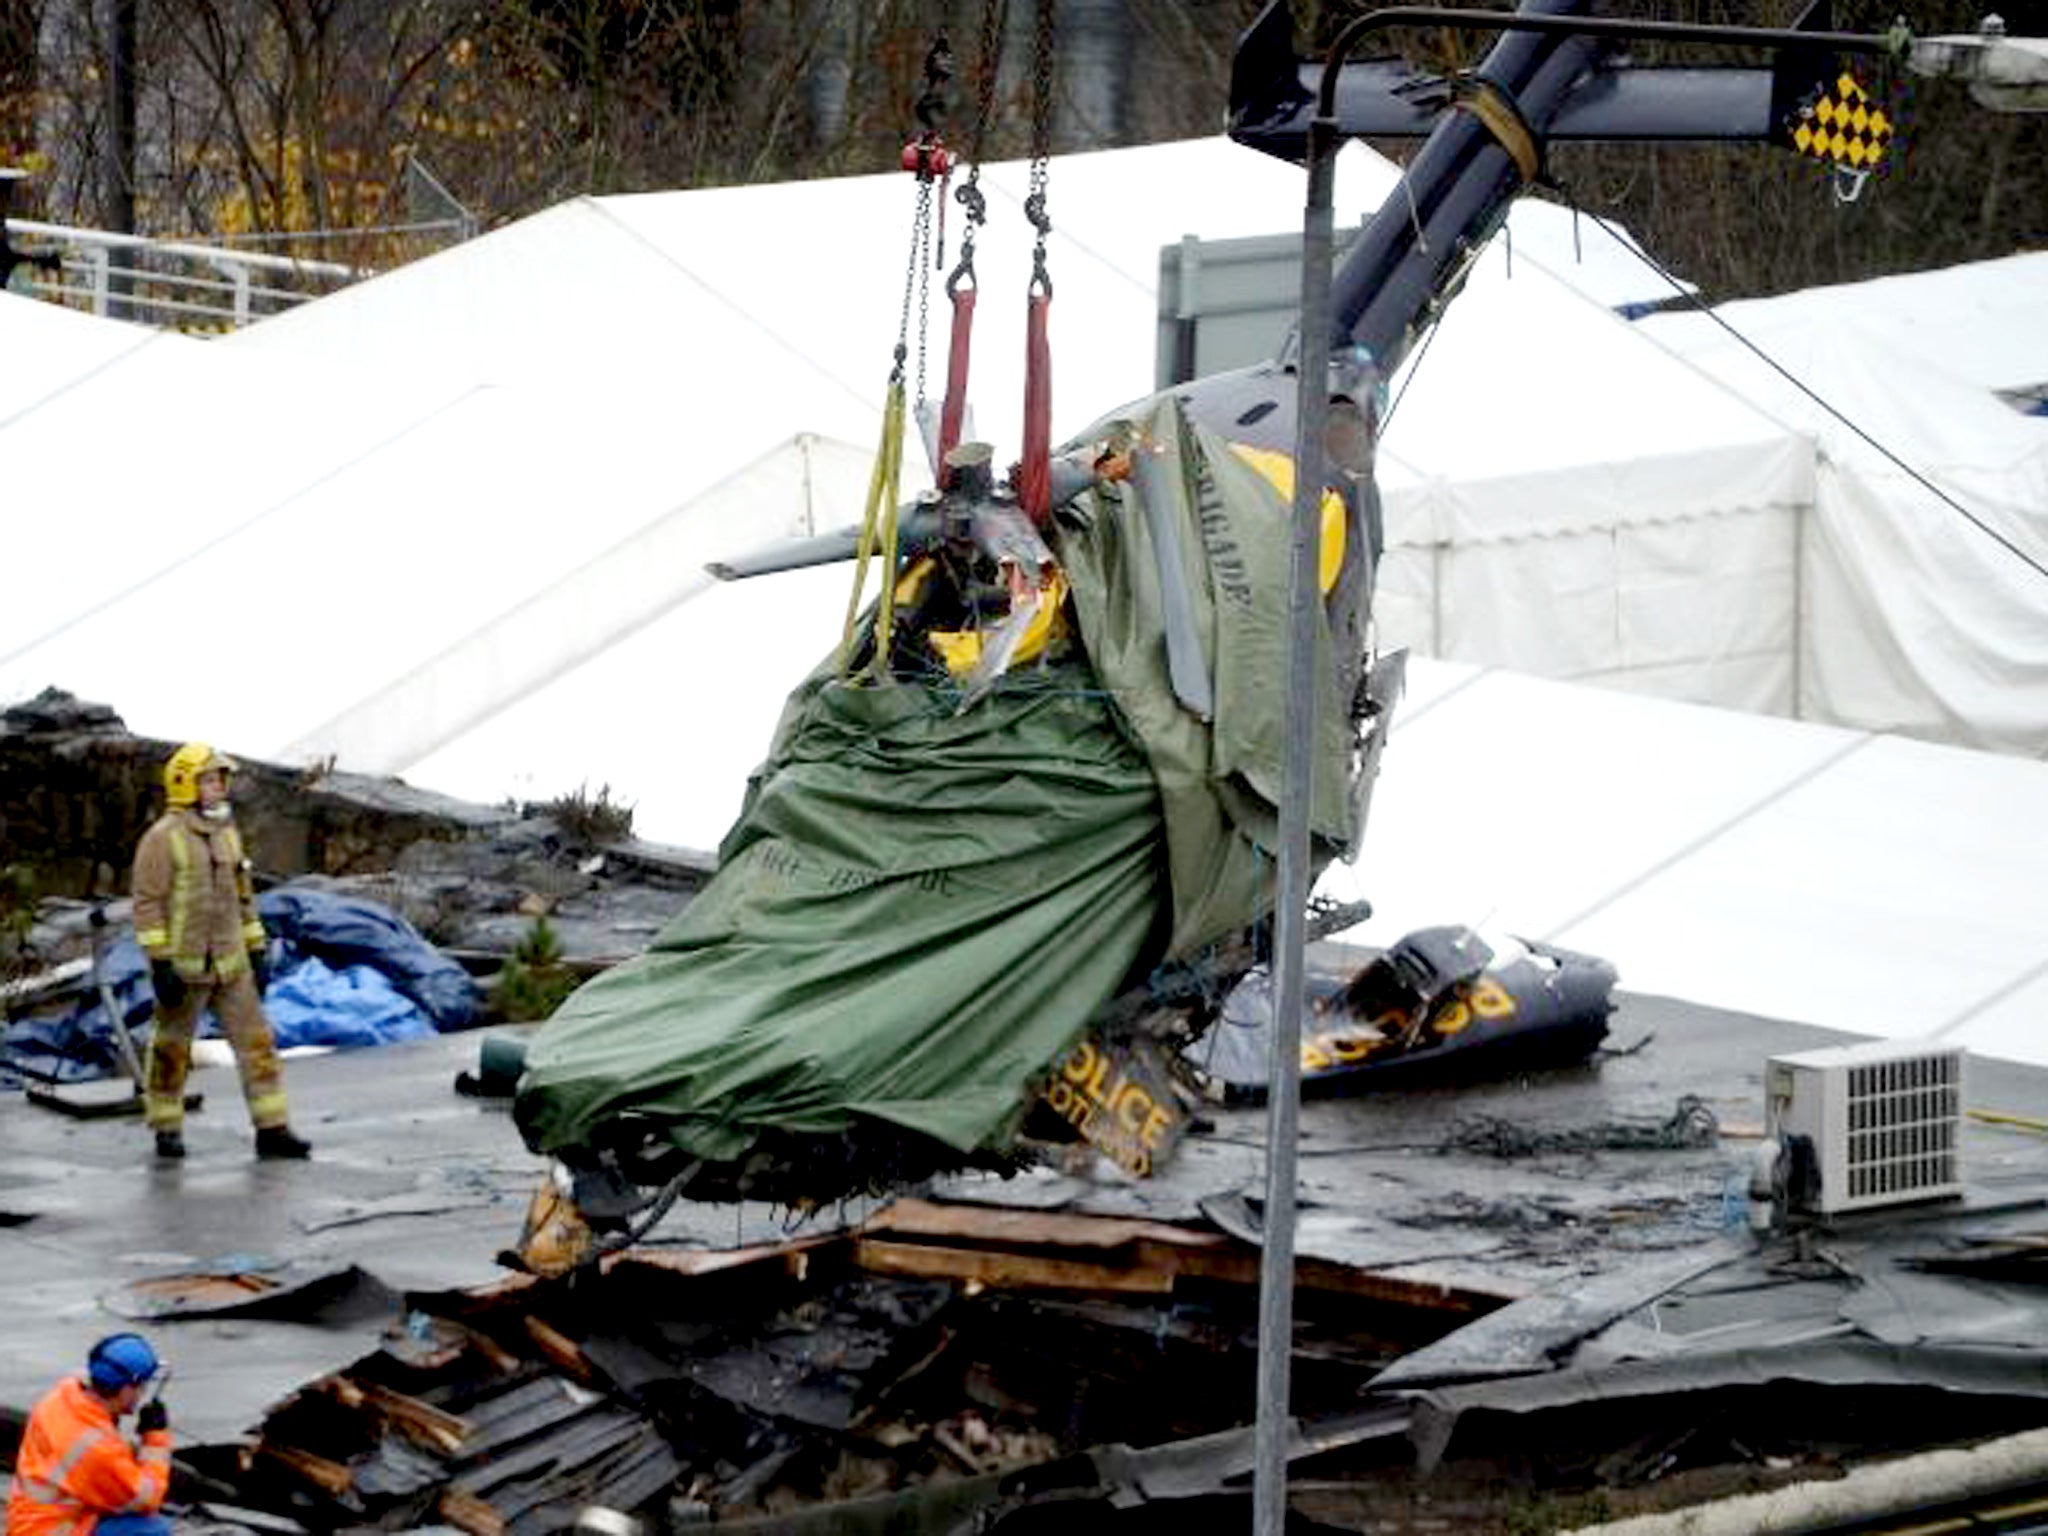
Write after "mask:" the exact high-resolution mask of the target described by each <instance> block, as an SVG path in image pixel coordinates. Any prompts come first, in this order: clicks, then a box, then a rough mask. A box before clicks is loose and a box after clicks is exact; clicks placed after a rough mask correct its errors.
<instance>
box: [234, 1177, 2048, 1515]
mask: <svg viewBox="0 0 2048 1536" xmlns="http://www.w3.org/2000/svg"><path fill="white" fill-rule="evenodd" d="M2039 1251H2048V1210H2044V1208H2043V1207H2042V1205H2041V1204H2040V1203H2039V1202H2034V1201H2027V1202H2023V1203H2015V1204H2005V1205H2000V1206H1997V1207H1995V1208H1993V1207H1986V1206H1979V1207H1976V1208H1971V1207H1955V1206H1949V1207H1938V1208H1928V1209H1926V1210H1923V1211H1919V1212H1914V1213H1910V1214H1909V1219H1906V1220H1899V1219H1897V1213H1893V1214H1892V1217H1891V1219H1883V1218H1878V1217H1866V1218H1862V1219H1860V1220H1859V1221H1855V1222H1850V1223H1844V1224H1841V1225H1839V1226H1838V1227H1837V1228H1835V1229H1833V1230H1832V1231H1831V1233H1830V1235H1829V1236H1828V1237H1827V1239H1826V1240H1825V1241H1815V1240H1814V1239H1813V1238H1812V1237H1811V1236H1810V1235H1794V1236H1789V1237H1784V1238H1774V1239H1772V1240H1770V1241H1767V1242H1764V1243H1761V1244H1759V1243H1756V1242H1753V1241H1751V1240H1750V1239H1748V1238H1747V1237H1745V1236H1742V1235H1740V1234H1730V1235H1728V1236H1725V1237H1719V1238H1715V1239H1712V1240H1710V1241H1708V1242H1706V1243H1703V1244H1700V1245H1697V1246H1696V1247H1694V1248H1692V1249H1690V1250H1689V1251H1687V1252H1685V1253H1683V1254H1680V1255H1666V1256H1664V1257H1663V1258H1662V1259H1660V1260H1656V1261H1653V1262H1650V1263H1647V1264H1645V1265H1643V1266H1640V1267H1637V1268H1633V1269H1628V1270H1622V1271H1617V1272H1614V1273H1612V1274H1610V1275H1609V1276H1607V1277H1605V1278H1604V1279H1595V1280H1592V1281H1590V1282H1589V1281H1584V1280H1581V1279H1577V1278H1574V1279H1573V1280H1570V1281H1566V1282H1564V1283H1562V1284H1559V1285H1557V1286H1554V1287H1552V1288H1550V1289H1548V1290H1545V1291H1541V1292H1537V1293H1535V1294H1532V1295H1529V1296H1525V1297H1523V1298H1521V1299H1519V1300H1509V1299H1508V1298H1507V1297H1505V1296H1502V1295H1498V1294H1487V1293H1485V1292H1481V1291H1476V1290H1469V1289H1460V1288H1458V1287H1454V1286H1439V1285H1436V1284H1425V1283H1414V1282H1407V1281H1403V1280H1400V1279H1398V1278H1396V1277H1388V1276H1384V1275H1378V1274H1374V1273H1372V1272H1370V1271H1367V1270H1360V1269H1355V1268H1352V1267H1350V1266H1347V1265H1344V1264H1341V1263H1337V1262H1334V1261H1329V1260H1317V1259H1313V1258H1310V1259H1308V1260H1305V1261H1304V1263H1303V1266H1302V1269H1301V1272H1300V1275H1299V1280H1300V1285H1301V1290H1300V1293H1299V1298H1300V1299H1299V1306H1298V1318H1299V1322H1298V1326H1297V1330H1296V1334H1295V1345H1294V1353H1295V1360H1294V1376H1295V1395H1294V1403H1293V1406H1294V1408H1295V1410H1296V1412H1297V1414H1298V1416H1299V1417H1298V1424H1297V1430H1296V1438H1295V1441H1294V1445H1293V1450H1292V1452H1291V1459H1292V1460H1293V1461H1294V1462H1295V1463H1296V1465H1297V1468H1298V1474H1297V1475H1298V1476H1299V1477H1300V1478H1301V1480H1302V1481H1303V1483H1304V1485H1313V1487H1314V1488H1315V1489H1316V1490H1317V1492H1316V1494H1315V1497H1314V1499H1312V1500H1311V1501H1310V1502H1313V1503H1315V1504H1316V1506H1317V1514H1318V1517H1319V1518H1322V1519H1324V1520H1326V1521H1328V1522H1330V1523H1332V1524H1334V1525H1337V1526H1339V1527H1347V1526H1348V1527H1350V1528H1360V1529H1378V1528H1383V1527H1380V1526H1377V1525H1374V1524H1372V1523H1371V1522H1372V1521H1374V1520H1378V1519H1381V1518H1383V1517H1385V1515H1386V1513H1387V1510H1388V1508H1389V1507H1391V1506H1402V1505H1407V1504H1410V1503H1413V1504H1415V1505H1416V1506H1417V1507H1420V1506H1421V1505H1422V1504H1425V1503H1428V1502H1430V1501H1432V1500H1434V1501H1435V1503H1436V1505H1437V1506H1438V1508H1439V1513H1440V1514H1441V1513H1443V1511H1445V1510H1451V1511H1455V1510H1457V1509H1459V1508H1461V1507H1463V1503H1462V1502H1461V1501H1467V1500H1469V1501H1472V1502H1471V1504H1470V1508H1471V1510H1473V1511H1478V1513H1475V1514H1473V1515H1472V1516H1471V1518H1473V1519H1476V1520H1477V1521H1478V1523H1479V1524H1480V1525H1481V1526H1485V1525H1486V1523H1487V1521H1489V1520H1495V1519H1498V1518H1500V1506H1499V1502H1498V1501H1499V1499H1500V1498H1501V1497H1502V1493H1501V1489H1502V1486H1503V1482H1504V1480H1505V1484H1506V1485H1507V1486H1510V1487H1513V1488H1519V1489H1520V1490H1521V1493H1520V1494H1519V1495H1516V1497H1527V1498H1529V1499H1534V1500H1537V1501H1539V1502H1541V1501H1544V1500H1551V1501H1555V1500H1556V1499H1559V1498H1562V1499H1564V1500H1565V1501H1566V1503H1565V1505H1559V1506H1557V1507H1558V1508H1564V1507H1573V1508H1577V1507H1580V1506H1579V1505H1573V1504H1571V1502H1570V1501H1571V1500H1574V1499H1584V1500H1591V1501H1592V1502H1590V1503H1586V1504H1584V1506H1583V1507H1584V1508H1585V1509H1588V1510H1607V1511H1610V1512H1613V1513H1622V1512H1626V1511H1629V1510H1638V1509H1654V1508H1658V1507H1663V1506H1668V1505H1671V1504H1674V1503H1685V1502H1689V1501H1691V1500H1694V1499H1697V1498H1699V1497H1702V1496H1711V1495H1714V1494H1719V1493H1725V1492H1734V1491H1746V1490H1750V1489H1755V1488H1767V1487H1772V1486H1776V1485H1779V1484H1782V1483H1785V1482H1788V1481H1790V1480H1793V1479H1794V1478H1801V1477H1803V1478H1813V1477H1815V1476H1828V1477H1833V1476H1838V1475H1840V1472H1841V1470H1842V1463H1843V1462H1844V1461H1846V1460H1848V1459H1850V1458H1852V1457H1855V1456H1857V1455H1862V1454H1874V1453H1877V1452H1880V1451H1884V1450H1889V1449H1899V1448H1906V1447H1914V1446H1919V1445H1923V1444H1925V1443H1927V1442H1928V1441H1929V1440H1930V1438H1939V1439H1942V1440H1960V1439H1966V1438H1970V1437H1974V1436H1990V1435H1997V1434H2001V1433H2008V1432H2012V1431H2016V1430H2020V1429H2025V1428H2028V1427H2030V1426H2031V1425H2032V1424H2034V1423H2037V1422H2038V1418H2039V1414H2040V1410H2041V1406H2042V1400H2043V1398H2044V1397H2048V1374H2044V1373H2043V1372H2042V1371H2041V1370H2040V1362H2041V1359H2042V1351H2043V1347H2044V1346H2048V1323H2044V1322H2043V1321H2042V1318H2043V1316H2044V1315H2048V1312H2044V1309H2043V1308H2041V1307H2040V1306H2039V1305H2038V1302H2039V1291H2038V1286H2037V1284H2036V1282H2035V1278H2034V1277H2035V1276H2037V1275H2038V1274H2040V1273H2043V1272H2042V1271H2040V1270H2038V1269H2034V1268H2028V1269H2026V1270H2025V1271H2024V1272H2023V1274H2022V1276H2020V1277H2014V1278H2006V1279H2000V1280H1997V1281H1992V1282H1986V1281H1984V1280H1983V1279H1981V1277H1979V1276H1978V1275H1977V1274H1976V1273H1975V1270H1976V1269H1977V1268H1978V1264H1977V1261H1979V1260H1981V1259H1983V1258H1985V1257H1987V1256H1990V1255H1996V1256H1997V1259H1998V1261H1999V1262H2001V1263H2010V1262H2013V1256H2014V1255H2016V1254H2022V1253H2035V1252H2039ZM1957 1259H1961V1260H1963V1261H1964V1263H1965V1264H1966V1267H1968V1268H1969V1269H1970V1270H1971V1271H1972V1272H1971V1273H1970V1274H1968V1275H1965V1276H1958V1275H1952V1274H1949V1273H1947V1272H1946V1269H1945V1266H1947V1265H1949V1264H1950V1263H1951V1262H1953V1261H1955V1260H1957ZM1257 1262H1258V1252H1257V1249H1256V1246H1255V1245H1254V1244H1252V1243H1249V1242H1246V1241H1243V1240H1241V1239H1239V1238H1236V1237H1232V1236H1230V1235H1228V1234H1226V1233H1223V1232H1220V1231H1216V1230H1201V1229H1196V1228H1191V1227H1186V1226H1182V1225H1179V1224H1176V1223H1166V1222H1155V1221H1150V1220H1144V1219H1138V1218H1129V1217H1101V1216H1089V1215H1083V1214H1078V1213H1075V1212H1071V1211H1042V1210H1025V1209H1003V1208H996V1207H989V1206H976V1205H962V1204H949V1203H946V1202H942V1201H932V1200H922V1199H905V1200H900V1201H898V1202H895V1203H894V1204H892V1205H890V1206H888V1207H886V1208H884V1209H883V1210H881V1211H880V1212H879V1213H877V1214H876V1215H875V1216H873V1217H872V1218H871V1219H869V1220H868V1221H866V1222H864V1223H862V1224H860V1225H859V1226H857V1227H855V1228H852V1229H850V1230H848V1231H846V1232H843V1233H838V1234H832V1235H815V1234H814V1235H810V1236H805V1237H801V1238H797V1239H793V1240H791V1241H788V1242H783V1243H762V1244H754V1245H751V1246H748V1247H744V1248H739V1249H733V1250H728V1251H722V1252H721V1251H706V1250H701V1249H674V1248H659V1247H648V1248H635V1249H628V1250H625V1251H622V1252H619V1253H616V1254H612V1255H609V1256H607V1257H605V1258H603V1259H602V1260H600V1261H598V1262H597V1263H595V1264H593V1265H591V1266H588V1267H587V1268H585V1269H583V1270H581V1271H579V1272H578V1273H577V1274H576V1275H574V1276H573V1277H570V1278H568V1279H560V1280H542V1279H538V1278H535V1277H530V1276H521V1277H517V1278H513V1279H509V1280H506V1281H503V1282H500V1283H497V1284H494V1285H491V1286H489V1287H484V1288H481V1289H478V1290H474V1291H468V1292H448V1293H441V1294H438V1295H434V1296H423V1297H415V1298H413V1305H414V1310H413V1311H412V1312H411V1313H410V1314H409V1315H408V1317H407V1319H406V1322H405V1325H404V1326H403V1327H402V1328H398V1329H395V1330H394V1332H393V1333H392V1335H391V1336H390V1337H389V1338H387V1340H386V1341H385V1344H384V1346H383V1347H382V1348H381V1349H380V1350H378V1351H377V1352H376V1353H374V1354H372V1355H370V1356H367V1357H365V1358H364V1359H361V1360H358V1361H357V1362H355V1363H354V1364H352V1365H351V1366H349V1367H348V1368H347V1369H346V1370H344V1371H340V1372H336V1373H334V1374H333V1375H332V1376H330V1377H327V1378H324V1379H323V1380H321V1381H318V1382H316V1383H314V1384H313V1385H312V1386H310V1387H308V1388H307V1389H306V1390H305V1391H304V1392H301V1393H299V1394H297V1395H296V1396H295V1397H294V1398H293V1399H292V1400H290V1401H289V1402H287V1403H285V1404H284V1405H282V1406H281V1407H279V1408H278V1409H277V1410H276V1411H275V1412H274V1413H272V1414H271V1415H270V1416H269V1417H268V1418H267V1420H266V1421H265V1423H264V1424H263V1426H262V1427H261V1432H260V1435H259V1437H258V1440H257V1443H256V1446H255V1448H254V1449H253V1450H249V1451H246V1452H244V1453H243V1455H242V1458H241V1463H240V1465H239V1467H237V1468H235V1469H232V1471H230V1469H222V1472H221V1475H232V1476H235V1477H237V1478H238V1479H240V1480H241V1481H242V1483H243V1485H244V1486H245V1487H247V1488H249V1489H251V1490H252V1495H260V1496H261V1497H262V1499H263V1500H264V1502H265V1503H266V1504H267V1505H269V1506H270V1507H274V1508H277V1509H279V1510H280V1511H281V1512H290V1513H293V1514H294V1516H295V1518H298V1519H300V1520H301V1521H302V1522H303V1523H305V1524H307V1525H309V1526H313V1527H322V1526H328V1525H333V1524H337V1523H341V1524H356V1525H374V1526H378V1527H382V1528H384V1529H389V1530H398V1529H403V1528H406V1527H408V1526H411V1525H414V1524H421V1523H443V1524H448V1525H452V1526H455V1527H457V1528H459V1529H461V1530H464V1531H467V1532H471V1533H472V1536H504V1533H507V1532H512V1533H522V1536H523V1533H538V1532H539V1531H542V1530H545V1529H549V1528H552V1526H551V1524H550V1522H553V1523H554V1524H555V1525H560V1524H567V1523H569V1522H570V1521H571V1520H573V1518H574V1516H575V1514H576V1512H577V1511H578V1510H580V1509H582V1508H583V1507H584V1506H586V1505H589V1504H601V1505H605V1506H608V1507H610V1508H613V1509H616V1510H621V1511H634V1510H636V1509H637V1510H642V1511H644V1512H648V1513H653V1512H655V1509H656V1506H662V1507H663V1509H664V1510H665V1513H666V1516H667V1517H668V1518H670V1519H672V1520H683V1519H689V1520H700V1519H701V1520H709V1519H715V1520H716V1521H717V1522H718V1523H719V1524H720V1525H721V1526H722V1527H729V1528H732V1529H736V1530H750V1529H759V1530H766V1529H775V1530H779V1531H798V1532H808V1531H818V1532H825V1531H834V1532H837V1531H843V1530H852V1529H875V1530H881V1529H888V1530H903V1531H920V1532H921V1531H932V1532H942V1531H949V1530H952V1529H954V1528H955V1526H956V1524H957V1522H958V1520H959V1519H960V1518H962V1517H963V1516H964V1515H965V1514H966V1513H967V1512H968V1511H970V1510H971V1511H975V1512H977V1515H976V1517H977V1519H979V1521H980V1522H981V1523H980V1524H979V1525H978V1526H977V1528H978V1529H984V1530H993V1529H999V1528H1001V1526H1002V1524H1003V1523H1004V1521H1005V1520H1006V1519H1007V1518H1008V1517H1009V1516H1010V1515H1012V1514H1016V1513H1018V1512H1020V1511H1023V1510H1025V1509H1029V1508H1034V1507H1036V1506H1040V1505H1045V1504H1049V1503H1053V1502H1058V1503H1059V1504H1061V1505H1062V1506H1063V1507H1065V1508H1067V1509H1068V1510H1069V1512H1070V1513H1072V1514H1076V1515H1078V1514H1079V1512H1080V1511H1079V1506H1081V1505H1084V1504H1086V1505H1093V1506H1095V1507H1098V1508H1099V1509H1101V1510H1102V1511H1104V1512H1105V1513H1113V1512H1115V1511H1117V1510H1128V1509H1132V1508H1135V1507H1137V1506H1139V1505H1143V1504H1146V1503H1148V1502H1153V1501H1158V1500H1194V1501H1201V1502H1200V1503H1198V1504H1195V1505H1189V1506H1188V1511H1190V1512H1191V1511H1193V1510H1195V1509H1197V1508H1202V1507H1206V1505H1207V1504H1210V1503H1213V1504H1215V1505H1216V1506H1217V1510H1216V1511H1214V1512H1217V1513H1221V1512H1225V1507H1226V1506H1228V1507H1229V1508H1230V1509H1231V1510H1234V1509H1235V1506H1236V1505H1237V1504H1238V1503H1240V1502H1241V1501H1242V1499H1243V1498H1244V1497H1245V1493H1246V1489H1247V1486H1248V1478H1249V1472H1250V1467H1251V1460H1252V1432H1251V1430H1250V1429H1249V1428H1247V1427H1246V1423H1245V1421H1246V1420H1247V1419H1249V1417H1250V1408H1251V1404H1252V1401H1253V1392H1252V1384H1253V1373H1254V1366H1255V1358H1256V1357H1255V1319H1256V1285H1255V1279H1256V1271H1257ZM1930 1424H1938V1425H1939V1426H1940V1428H1939V1430H1938V1431H1936V1430H1930V1428H1929V1425H1930ZM1418 1474H1420V1475H1418ZM1489 1489H1490V1490H1491V1491H1490V1492H1488V1491H1486V1490H1489ZM1489 1499H1490V1500H1492V1501H1493V1502H1492V1503H1491V1504H1489V1503H1488V1502H1487V1501H1488V1500H1489ZM1297 1502H1299V1501H1297ZM1233 1517H1234V1516H1233ZM1019 1528H1020V1529H1021V1528H1022V1527H1021V1526H1020V1527H1019ZM1397 1528H1400V1527H1397ZM1529 1528H1530V1529H1543V1528H1548V1527H1547V1526H1544V1525H1532V1526H1530V1527H1529Z"/></svg>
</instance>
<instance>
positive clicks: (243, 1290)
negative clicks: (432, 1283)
mask: <svg viewBox="0 0 2048 1536" xmlns="http://www.w3.org/2000/svg"><path fill="white" fill-rule="evenodd" d="M397 1300H398V1298H397V1295H396V1293H394V1292H393V1291H392V1290H391V1289H390V1288H389V1287H388V1286H386V1285H384V1284H383V1282H381V1281H380V1280H378V1279H377V1277H376V1276H375V1275H372V1274H371V1273H370V1272H369V1271H368V1270H365V1269H362V1268H359V1267H358V1266H356V1265H354V1264H322V1263H317V1262H314V1261H310V1260H288V1259H250V1258H239V1257H238V1258H231V1259H223V1260H220V1261H218V1262H216V1263H214V1264H211V1265H208V1266H206V1267H204V1268H200V1269H189V1270H182V1271H180V1272H178V1273H176V1274H169V1275H152V1276H150V1277H148V1278H146V1279H142V1280H131V1281H130V1282H128V1284H126V1285H123V1286H119V1287H117V1288H116V1289H114V1290H112V1291H109V1292H107V1293H106V1294H105V1295H103V1296H102V1297H101V1298H100V1304H101V1305H102V1306H104V1307H105V1308H106V1309H107V1310H108V1311H109V1312H111V1313H113V1314H114V1315H115V1316H116V1317H125V1318H129V1319H131V1320H132V1321H136V1322H151V1321H159V1320H162V1319H165V1318H176V1317H208V1316H223V1315H233V1314H246V1315H251V1316H257V1315H260V1316H264V1317H289V1318H294V1319H296V1320H298V1321H301V1322H318V1321H323V1320H332V1321H345V1320H350V1319H354V1318H360V1317H365V1316H383V1315H386V1314H389V1313H390V1312H391V1311H392V1310H393V1308H394V1307H395V1306H396V1304H397Z"/></svg>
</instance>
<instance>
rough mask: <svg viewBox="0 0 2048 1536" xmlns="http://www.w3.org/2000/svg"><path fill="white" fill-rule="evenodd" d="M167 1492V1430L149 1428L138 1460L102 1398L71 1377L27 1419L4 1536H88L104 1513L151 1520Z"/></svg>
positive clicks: (16, 1463) (169, 1483)
mask: <svg viewBox="0 0 2048 1536" xmlns="http://www.w3.org/2000/svg"><path fill="white" fill-rule="evenodd" d="M170 1487H171V1432H170V1431H169V1430H167V1429H153V1430H151V1431H150V1432H149V1433H148V1434H146V1435H144V1436H143V1437H142V1450H141V1453H140V1454H139V1455H138V1454H137V1453H136V1452H135V1451H134V1450H132V1449H130V1448H129V1445H128V1442H127V1440H126V1439H124V1438H123V1437H122V1435H121V1431H120V1430H119V1429H118V1428H117V1427H115V1424H114V1413H113V1410H112V1409H111V1408H110V1407H108V1405H107V1400H106V1399H105V1398H103V1397H101V1396H100V1395H99V1394H98V1393H97V1392H95V1391H93V1390H92V1389H91V1388H90V1387H88V1386H87V1385H86V1384H85V1382H84V1381H82V1380H80V1379H79V1378H78V1377H76V1376H73V1377H70V1378H68V1379H66V1380H64V1381H60V1382H58V1383H57V1385H56V1386H55V1387H53V1388H52V1389H51V1390H50V1392H49V1393H48V1394H47V1395H46V1396H45V1397H44V1398H43V1400H42V1401H41V1402H40V1403H37V1404H36V1410H35V1412H34V1413H32V1414H30V1415H29V1419H28V1428H27V1429H25V1430H23V1431H22V1436H21V1456H20V1458H19V1459H18V1460H17V1461H16V1462H15V1464H14V1492H13V1493H12V1494H11V1495H9V1497H8V1500H7V1536H92V1528H93V1527H94V1526H95V1525H97V1524H98V1523H99V1519H100V1516H101V1515H152V1514H155V1513H156V1511H157V1510H158V1508H159V1507H161V1506H162V1504H163V1502H164V1495H165V1494H166V1493H168V1492H169V1491H170Z"/></svg>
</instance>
